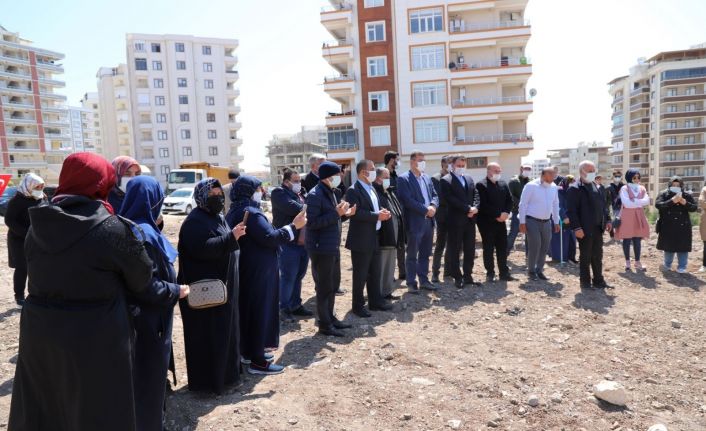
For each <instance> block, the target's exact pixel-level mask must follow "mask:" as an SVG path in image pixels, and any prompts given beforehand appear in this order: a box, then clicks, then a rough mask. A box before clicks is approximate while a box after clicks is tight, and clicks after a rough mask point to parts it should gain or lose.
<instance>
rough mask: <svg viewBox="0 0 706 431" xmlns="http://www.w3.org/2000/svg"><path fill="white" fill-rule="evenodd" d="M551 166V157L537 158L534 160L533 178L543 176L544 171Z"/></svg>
mask: <svg viewBox="0 0 706 431" xmlns="http://www.w3.org/2000/svg"><path fill="white" fill-rule="evenodd" d="M549 166H551V163H549V159H537V160H534V161H533V162H532V178H539V177H541V176H542V171H543V170H544V169H546V168H548V167H549Z"/></svg>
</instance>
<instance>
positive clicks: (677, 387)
mask: <svg viewBox="0 0 706 431" xmlns="http://www.w3.org/2000/svg"><path fill="white" fill-rule="evenodd" d="M182 220H183V217H179V216H168V217H167V222H166V224H167V228H166V231H167V233H168V235H169V236H170V237H171V238H172V239H173V240H174V242H175V241H176V236H177V233H178V229H179V226H180V224H181V222H182ZM5 237H6V227H5V226H4V224H2V225H1V226H0V248H2V249H3V250H5V249H6V247H5ZM655 242H656V239H655V238H652V239H651V240H650V241H649V244H647V245H646V246H644V247H643V253H644V258H643V262H644V263H645V264H646V265H647V266H648V271H647V273H646V274H635V273H628V274H626V273H625V272H624V269H623V263H624V261H623V258H622V251H621V248H620V246H619V245H618V244H616V243H612V244H609V245H607V246H606V248H605V251H606V257H605V264H606V270H605V271H606V278H607V280H608V282H609V283H610V284H611V285H613V286H614V287H615V288H614V289H610V290H606V291H590V292H582V291H581V290H580V289H579V286H578V268H577V267H576V266H573V265H568V266H565V267H561V266H559V265H551V266H549V267H548V268H547V270H546V275H547V276H549V277H550V278H551V280H552V281H551V282H550V283H542V282H528V280H527V277H526V275H524V272H525V268H524V266H523V265H524V255H523V253H521V252H519V251H516V252H514V253H513V254H512V256H511V269H512V271H513V274H515V275H516V276H517V277H518V278H519V281H516V282H511V283H494V284H484V285H483V286H482V287H480V288H477V287H473V288H466V289H463V290H457V289H456V288H454V287H453V286H452V285H451V284H445V285H444V286H443V287H442V289H441V290H440V291H439V292H438V293H434V294H429V293H423V294H421V295H409V294H407V293H406V289H404V288H401V289H400V290H398V292H397V293H398V294H401V295H402V299H401V300H400V301H397V302H396V304H395V307H394V311H392V312H376V313H374V316H373V318H371V319H359V318H357V317H355V316H351V315H350V313H349V311H350V301H351V297H350V283H351V271H350V255H349V254H348V253H347V252H346V251H345V250H344V251H343V253H344V254H343V265H342V267H343V268H342V271H343V274H342V285H343V287H344V288H346V289H347V290H348V293H347V294H346V295H345V296H343V297H339V298H338V299H337V304H336V310H337V313H338V316H339V317H341V318H343V317H345V319H346V320H348V321H350V322H351V323H353V324H354V328H353V329H351V330H349V331H348V332H349V334H350V335H349V336H348V337H347V338H343V339H334V338H327V337H321V336H317V335H315V334H316V328H315V326H314V320H313V319H310V320H302V321H299V322H297V323H293V324H286V325H283V326H282V331H281V332H282V343H281V346H280V350H279V351H278V352H277V362H278V363H281V364H283V365H285V366H287V369H286V371H285V373H284V374H281V375H278V376H269V377H253V376H250V375H247V374H246V375H244V381H243V384H242V385H241V386H239V387H237V388H232V390H231V391H230V392H229V393H228V394H227V395H224V396H220V397H212V396H206V395H202V394H192V393H189V392H188V391H187V390H186V383H187V381H186V366H185V363H184V342H183V337H182V324H181V319H180V318H179V316H178V314H177V317H176V318H175V325H174V326H175V331H174V332H175V333H174V346H175V354H176V361H177V373H178V378H179V384H178V386H177V387H176V388H175V389H174V392H173V393H171V394H170V396H169V398H168V401H167V402H168V412H167V423H168V426H169V429H170V430H176V431H189V430H231V429H244V430H388V429H389V430H437V429H453V428H455V429H463V430H476V429H489V428H497V429H505V430H580V429H585V430H647V429H648V428H649V427H650V426H652V425H654V424H657V423H662V424H664V425H666V426H667V428H668V429H669V430H670V431H672V430H705V429H706V363H704V360H703V358H704V357H706V348H705V347H704V328H705V324H706V313H705V312H704V303H705V302H706V301H705V299H706V293H705V290H706V288H705V286H706V281H705V280H706V277H705V276H704V275H703V274H697V275H679V274H676V273H667V274H663V273H662V272H660V271H659V269H658V265H659V262H660V259H661V253H660V252H658V251H657V250H656V249H655ZM518 248H519V247H518ZM701 250H702V243H701V241H700V240H699V239H698V236H697V234H696V232H695V234H694V252H693V253H692V254H691V256H690V266H689V270H690V272H691V273H692V274H695V273H696V270H697V269H698V268H699V266H700V263H701V262H700V258H701ZM474 275H475V278H476V279H477V280H484V278H485V277H484V271H483V268H482V262H481V261H480V260H476V265H475V272H474ZM11 277H12V273H11V270H9V269H8V268H7V254H6V252H4V251H3V252H0V281H2V285H3V286H5V288H4V289H3V290H2V292H1V293H0V428H6V427H7V416H8V411H9V405H10V397H11V392H12V379H13V375H14V368H15V366H14V362H15V361H16V355H17V347H18V338H17V334H18V328H19V320H20V310H19V309H18V308H17V307H16V306H15V304H14V301H13V300H12V287H11ZM313 296H314V289H313V282H312V279H311V276H310V275H307V277H306V279H305V285H304V292H303V297H304V300H305V301H306V304H307V306H308V307H310V308H312V309H313V305H314V298H313ZM177 313H178V308H177ZM673 319H676V320H678V321H679V322H672V320H673ZM108 372H110V370H106V373H108ZM604 379H608V380H615V381H617V382H620V383H622V384H623V385H624V386H625V388H626V389H627V392H628V397H629V402H628V406H627V408H617V407H613V406H610V405H608V404H604V403H602V402H598V401H597V400H595V398H594V397H593V396H592V386H593V385H594V384H595V383H598V382H599V381H601V380H604ZM106 390H110V388H106ZM531 396H537V397H538V399H539V405H538V406H536V407H532V406H530V405H529V404H528V400H529V398H530V397H531Z"/></svg>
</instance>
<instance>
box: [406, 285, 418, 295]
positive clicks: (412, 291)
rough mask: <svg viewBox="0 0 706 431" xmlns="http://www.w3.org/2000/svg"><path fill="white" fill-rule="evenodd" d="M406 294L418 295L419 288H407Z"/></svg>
mask: <svg viewBox="0 0 706 431" xmlns="http://www.w3.org/2000/svg"><path fill="white" fill-rule="evenodd" d="M407 292H409V293H411V294H414V295H419V288H418V287H417V286H407Z"/></svg>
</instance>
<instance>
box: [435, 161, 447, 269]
mask: <svg viewBox="0 0 706 431" xmlns="http://www.w3.org/2000/svg"><path fill="white" fill-rule="evenodd" d="M449 157H450V156H444V157H442V158H441V172H439V173H437V174H434V175H432V177H431V182H432V184H434V191H435V192H436V194H437V195H438V196H439V208H438V209H437V211H436V214H435V215H434V221H436V242H435V244H434V259H433V260H432V263H431V282H432V283H439V282H441V280H440V279H439V275H440V274H441V258H442V257H443V256H444V250H446V245H447V244H446V240H447V238H448V230H447V225H446V218H447V217H448V215H449V210H448V207H447V205H446V200H445V199H444V196H443V194H442V193H441V179H442V178H443V177H444V176H445V175H447V174H448V173H449V169H448V165H449ZM447 263H448V262H446V257H444V278H446V277H448V276H450V271H449V269H448V265H447Z"/></svg>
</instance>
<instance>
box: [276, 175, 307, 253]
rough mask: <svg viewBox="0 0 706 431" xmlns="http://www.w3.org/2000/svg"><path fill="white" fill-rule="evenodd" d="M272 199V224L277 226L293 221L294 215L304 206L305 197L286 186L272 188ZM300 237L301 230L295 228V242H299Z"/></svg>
mask: <svg viewBox="0 0 706 431" xmlns="http://www.w3.org/2000/svg"><path fill="white" fill-rule="evenodd" d="M270 199H271V201H272V225H273V226H274V227H276V228H280V227H283V226H286V225H288V224H290V223H292V221H294V217H296V216H297V214H299V213H300V212H302V209H303V208H304V198H302V197H301V196H300V195H298V194H296V193H294V192H293V191H292V190H291V189H289V188H288V187H285V186H281V187H277V188H275V189H274V190H272V194H271V197H270ZM298 237H299V231H298V230H295V231H294V238H295V240H294V244H296V243H297V242H296V241H297V239H298Z"/></svg>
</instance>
